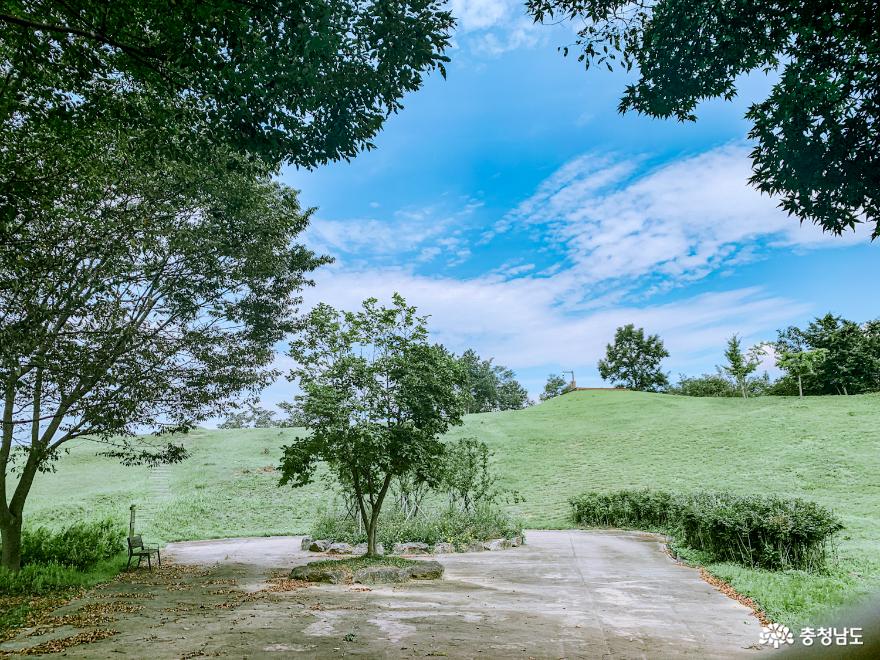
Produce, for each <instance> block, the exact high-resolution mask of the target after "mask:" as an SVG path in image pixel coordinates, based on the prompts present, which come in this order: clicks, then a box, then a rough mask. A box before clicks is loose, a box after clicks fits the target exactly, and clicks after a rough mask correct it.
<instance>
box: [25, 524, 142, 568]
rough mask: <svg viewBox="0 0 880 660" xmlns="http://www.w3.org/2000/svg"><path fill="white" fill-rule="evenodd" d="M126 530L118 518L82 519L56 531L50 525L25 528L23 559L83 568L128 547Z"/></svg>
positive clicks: (29, 562)
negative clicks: (86, 520)
mask: <svg viewBox="0 0 880 660" xmlns="http://www.w3.org/2000/svg"><path fill="white" fill-rule="evenodd" d="M124 540H125V529H124V528H123V527H121V526H120V525H119V524H118V523H117V522H116V521H115V520H111V519H106V520H99V521H95V522H81V523H75V524H73V525H70V526H69V527H65V528H64V529H62V530H61V531H57V532H56V531H52V530H50V529H48V528H47V527H36V528H33V529H25V530H24V531H23V532H22V538H21V561H22V564H23V565H24V566H27V565H29V564H57V565H59V566H66V567H68V568H74V569H77V570H80V571H84V570H87V569H89V568H91V567H92V566H94V565H95V564H97V563H98V562H99V561H102V560H105V559H110V558H112V557H115V556H116V555H118V554H119V553H120V552H122V551H123V550H124V545H123V543H124Z"/></svg>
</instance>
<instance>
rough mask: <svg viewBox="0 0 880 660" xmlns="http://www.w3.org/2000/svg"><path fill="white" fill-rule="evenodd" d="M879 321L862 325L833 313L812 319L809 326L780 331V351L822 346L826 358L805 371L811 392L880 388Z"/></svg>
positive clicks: (805, 382)
mask: <svg viewBox="0 0 880 660" xmlns="http://www.w3.org/2000/svg"><path fill="white" fill-rule="evenodd" d="M878 327H880V324H878V321H870V322H868V323H865V324H864V325H860V324H859V323H856V322H855V321H850V320H847V319H844V318H842V317H840V316H835V315H833V314H830V313H829V314H825V315H824V316H821V317H817V318H815V319H814V320H813V321H811V322H810V323H809V324H808V325H807V327H806V328H799V327H797V326H790V327H788V328H786V329H785V330H781V331H780V332H779V335H778V338H777V341H776V347H777V350H778V351H779V352H789V353H796V352H800V351H804V350H810V349H822V350H824V351H825V357H824V359H823V360H821V361H820V362H817V363H816V364H815V368H814V369H813V370H812V371H805V372H804V373H803V374H802V378H801V381H802V382H801V385H802V388H803V389H804V390H805V391H806V392H807V393H809V394H858V393H860V392H872V391H876V390H878V389H880V345H878V342H877V328H878Z"/></svg>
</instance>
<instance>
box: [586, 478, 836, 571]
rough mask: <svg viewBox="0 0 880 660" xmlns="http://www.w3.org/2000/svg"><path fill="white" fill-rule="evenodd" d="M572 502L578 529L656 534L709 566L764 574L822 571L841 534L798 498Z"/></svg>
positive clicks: (823, 512)
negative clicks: (701, 556) (729, 565)
mask: <svg viewBox="0 0 880 660" xmlns="http://www.w3.org/2000/svg"><path fill="white" fill-rule="evenodd" d="M570 503H571V506H572V515H573V519H574V522H575V523H576V524H578V525H582V526H589V527H630V528H638V529H644V530H651V531H662V532H665V533H667V534H669V535H671V536H672V537H674V538H675V540H676V541H677V542H678V543H681V544H682V545H686V546H689V547H691V548H694V549H696V550H700V551H702V552H705V553H707V554H708V555H709V556H710V557H711V558H712V560H713V561H732V562H737V563H740V564H743V565H746V566H751V567H758V568H766V569H770V570H781V569H788V568H793V569H800V570H818V569H820V568H822V567H823V566H824V565H825V563H826V561H827V558H828V555H829V553H830V551H831V548H832V542H833V539H834V535H835V534H837V532H839V531H840V530H841V529H843V524H842V523H841V521H840V520H839V519H838V518H837V517H836V516H835V515H834V514H833V513H832V512H831V511H829V510H828V509H826V508H825V507H822V506H820V505H818V504H816V503H814V502H809V501H807V500H803V499H799V498H782V497H776V496H767V495H750V496H738V495H733V494H731V493H726V492H700V493H692V494H674V493H670V492H667V491H661V490H619V491H615V492H611V493H598V492H589V493H584V494H583V495H580V496H578V497H574V498H572V499H571V500H570Z"/></svg>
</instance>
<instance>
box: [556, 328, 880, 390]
mask: <svg viewBox="0 0 880 660" xmlns="http://www.w3.org/2000/svg"><path fill="white" fill-rule="evenodd" d="M667 357H669V352H668V351H667V350H666V347H665V346H664V344H663V340H662V339H661V338H660V337H659V336H658V335H649V334H647V333H646V332H645V330H644V329H643V328H636V327H635V326H634V325H633V324H632V323H630V324H627V325H624V326H621V327H619V328H617V330H616V332H615V334H614V341H613V342H611V343H610V344H608V345H607V346H606V348H605V356H604V357H603V358H602V359H601V360H599V362H598V365H597V366H598V370H599V374H600V375H601V376H602V378H603V379H605V380H607V381H609V382H610V383H612V385H613V386H614V387H618V388H623V389H628V390H636V391H642V392H665V393H668V394H679V395H683V396H715V397H743V398H747V397H754V396H767V395H771V396H772V395H777V396H793V395H798V396H805V395H823V394H841V395H847V394H862V393H865V392H877V391H880V319H875V320H872V321H866V322H864V323H857V322H855V321H850V320H848V319H845V318H843V317H841V316H835V315H834V314H831V313H829V314H825V315H824V316H821V317H816V318H815V319H814V320H813V321H812V322H810V323H809V324H808V325H807V326H806V327H805V328H800V327H797V326H789V327H788V328H785V329H783V330H779V331H778V332H777V337H776V339H775V340H774V341H764V342H760V343H758V344H756V345H754V346H751V347H750V348H748V349H746V348H745V347H744V345H743V343H742V340H741V338H740V336H739V335H737V334H734V335H733V336H731V337H730V338H729V339H728V340H727V346H726V349H725V351H724V363H723V364H721V365H718V366H717V367H716V372H715V373H708V374H702V375H700V376H687V375H685V374H680V376H679V379H678V382H677V383H676V384H674V385H673V384H671V383H670V381H669V375H668V374H667V373H666V372H664V371H663V368H662V362H663V359H664V358H667ZM764 361H770V362H773V363H775V365H776V366H777V367H778V368H779V369H781V370H782V372H783V375H782V376H781V377H780V378H778V379H776V380H775V381H774V380H772V379H771V378H770V375H769V374H768V373H767V372H766V371H764V372H763V373H761V374H758V373H757V371H758V369H759V368H760V366H761V364H762V363H763V362H764ZM570 389H571V385H570V384H569V383H568V382H567V381H566V380H565V379H564V378H563V377H562V376H559V375H557V374H550V375H549V376H548V377H547V383H546V384H545V386H544V392H543V393H542V394H541V397H540V398H541V400H542V401H546V400H548V399H552V398H554V397H557V396H559V395H561V394H565V393H566V392H568V391H570Z"/></svg>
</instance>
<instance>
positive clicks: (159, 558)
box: [156, 550, 162, 568]
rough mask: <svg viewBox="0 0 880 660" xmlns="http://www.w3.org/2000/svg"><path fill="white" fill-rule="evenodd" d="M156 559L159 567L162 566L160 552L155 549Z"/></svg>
mask: <svg viewBox="0 0 880 660" xmlns="http://www.w3.org/2000/svg"><path fill="white" fill-rule="evenodd" d="M156 561H158V562H159V568H162V553H161V552H159V551H158V550H156Z"/></svg>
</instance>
